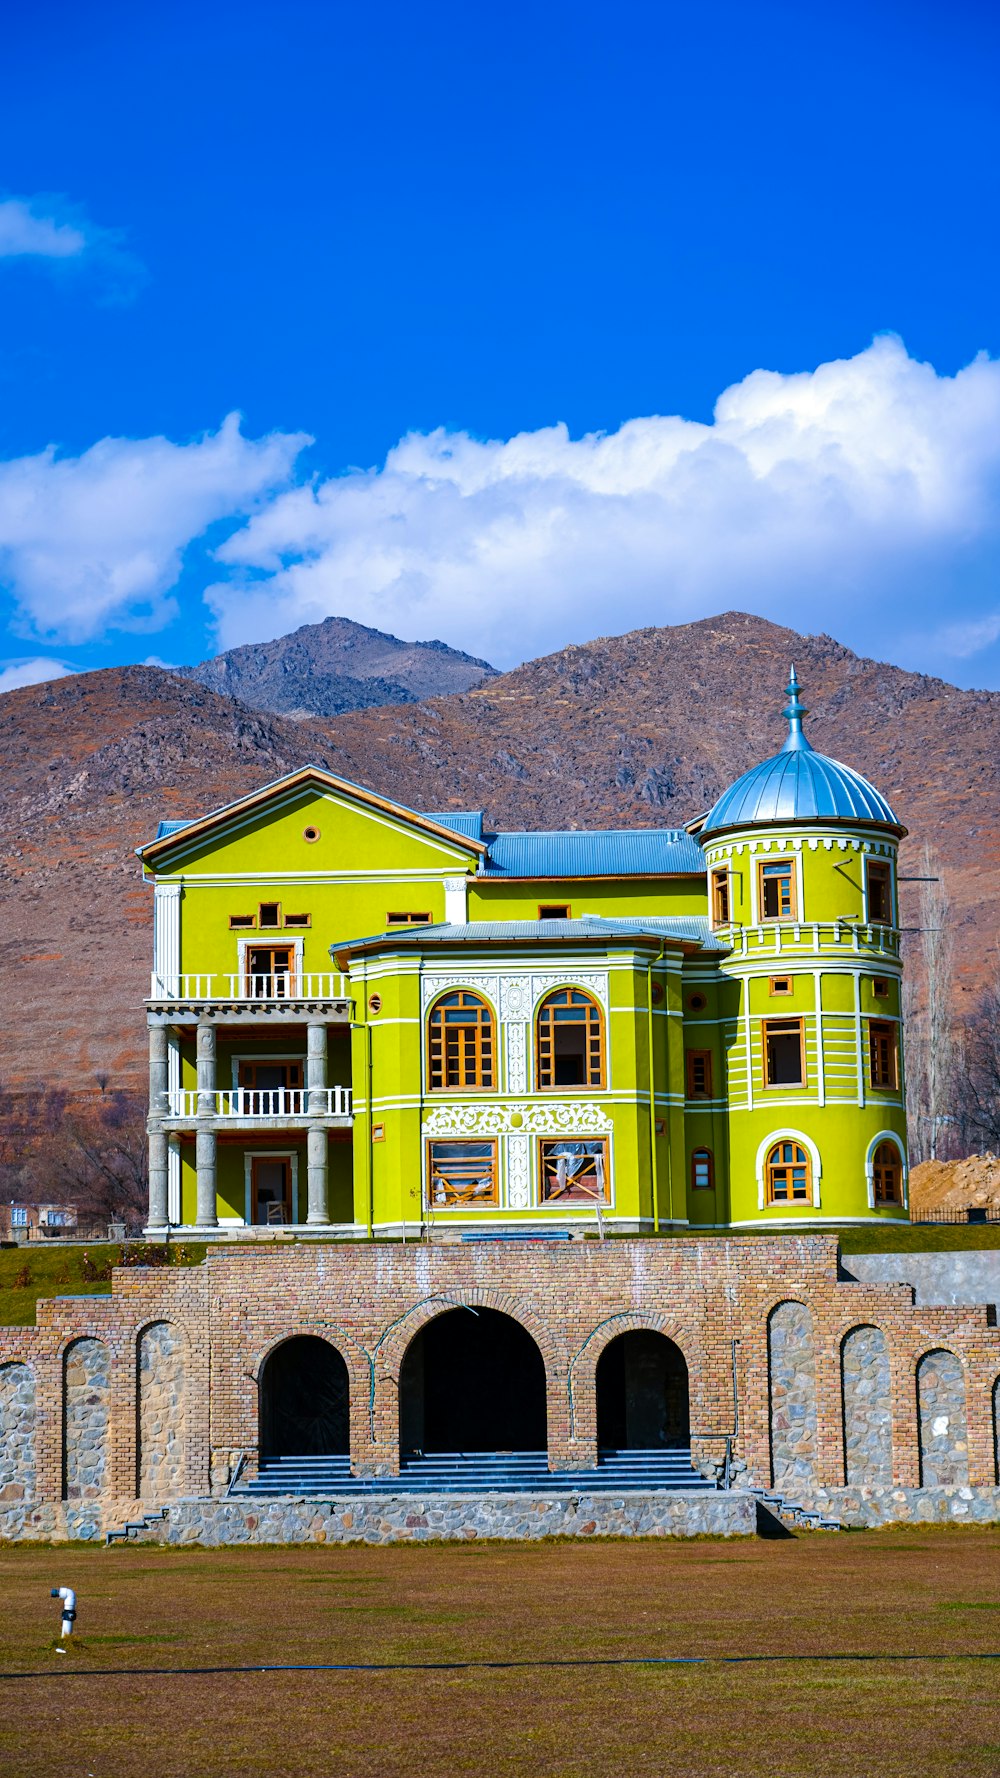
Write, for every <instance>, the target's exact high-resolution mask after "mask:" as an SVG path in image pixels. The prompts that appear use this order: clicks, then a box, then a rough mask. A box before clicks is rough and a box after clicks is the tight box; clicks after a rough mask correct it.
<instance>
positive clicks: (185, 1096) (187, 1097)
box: [167, 1087, 351, 1118]
mask: <svg viewBox="0 0 1000 1778" xmlns="http://www.w3.org/2000/svg"><path fill="white" fill-rule="evenodd" d="M206 1097H207V1098H208V1099H209V1100H210V1102H211V1105H212V1110H211V1111H210V1112H209V1114H208V1115H210V1116H211V1117H219V1118H263V1117H302V1118H304V1117H315V1116H319V1117H350V1116H351V1089H350V1087H223V1088H222V1089H221V1091H218V1092H214V1093H211V1094H208V1095H206V1094H202V1093H199V1091H198V1089H197V1087H174V1088H172V1090H171V1091H170V1092H169V1093H168V1094H167V1116H168V1117H172V1118H188V1117H191V1118H195V1117H198V1116H199V1115H201V1104H202V1101H203V1100H204V1099H205V1098H206Z"/></svg>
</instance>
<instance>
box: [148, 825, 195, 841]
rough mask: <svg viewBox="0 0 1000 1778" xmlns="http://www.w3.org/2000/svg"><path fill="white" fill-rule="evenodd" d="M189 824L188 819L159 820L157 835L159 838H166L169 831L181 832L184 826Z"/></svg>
mask: <svg viewBox="0 0 1000 1778" xmlns="http://www.w3.org/2000/svg"><path fill="white" fill-rule="evenodd" d="M188 825H189V823H188V822H187V821H159V822H157V826H156V837H157V839H158V840H165V839H166V837H167V835H168V833H179V832H180V830H181V828H182V827H187V826H188Z"/></svg>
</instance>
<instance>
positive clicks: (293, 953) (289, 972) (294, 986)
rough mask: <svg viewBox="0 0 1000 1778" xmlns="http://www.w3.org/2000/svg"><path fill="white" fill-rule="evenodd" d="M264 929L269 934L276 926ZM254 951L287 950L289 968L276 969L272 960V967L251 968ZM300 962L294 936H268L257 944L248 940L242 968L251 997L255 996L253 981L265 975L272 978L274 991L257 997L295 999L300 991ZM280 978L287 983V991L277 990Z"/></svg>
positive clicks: (245, 984)
mask: <svg viewBox="0 0 1000 1778" xmlns="http://www.w3.org/2000/svg"><path fill="white" fill-rule="evenodd" d="M264 931H265V933H267V934H271V933H273V932H274V928H273V927H265V928H264ZM253 951H287V952H288V953H289V957H290V961H289V964H288V968H287V969H275V967H274V963H273V961H272V964H271V967H270V969H251V967H250V956H251V952H253ZM299 963H300V957H299V952H298V951H297V950H296V948H295V940H294V939H293V938H288V939H282V938H280V937H279V938H273V939H272V938H271V937H266V938H265V939H264V941H263V942H262V943H260V942H258V943H257V944H250V943H249V942H248V943H247V945H246V949H245V950H244V952H243V969H242V975H243V981H244V986H245V989H246V992H247V993H248V994H249V995H250V997H251V998H255V996H254V994H253V988H252V984H253V982H255V981H263V980H264V979H265V977H267V978H269V979H270V982H271V989H272V992H271V993H270V994H264V995H260V996H257V998H260V999H264V1000H268V999H273V1000H294V999H295V997H296V995H297V994H298V992H299ZM279 979H280V980H282V981H284V983H285V991H284V992H283V993H280V994H279V993H278V992H277V987H276V984H277V982H278V981H279Z"/></svg>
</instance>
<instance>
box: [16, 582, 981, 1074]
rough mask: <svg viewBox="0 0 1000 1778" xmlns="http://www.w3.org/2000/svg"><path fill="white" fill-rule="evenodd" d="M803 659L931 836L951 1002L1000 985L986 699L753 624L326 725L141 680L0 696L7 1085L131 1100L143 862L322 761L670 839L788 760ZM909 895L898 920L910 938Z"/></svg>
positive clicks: (575, 660) (906, 854) (825, 722)
mask: <svg viewBox="0 0 1000 1778" xmlns="http://www.w3.org/2000/svg"><path fill="white" fill-rule="evenodd" d="M792 660H794V661H795V664H796V666H797V668H798V670H799V675H800V677H801V679H802V682H803V687H804V695H805V701H806V703H807V705H808V706H809V708H810V716H809V719H808V725H807V726H808V733H809V735H810V737H811V739H812V740H813V742H814V744H815V745H816V746H817V747H820V748H822V749H823V750H824V751H826V752H829V753H832V754H834V755H835V756H836V757H838V758H840V759H843V760H845V761H846V762H847V763H848V764H849V765H853V766H855V767H857V768H858V770H860V771H862V772H864V773H865V774H866V775H867V776H869V777H871V778H872V779H873V780H874V781H875V783H876V784H877V785H878V786H879V788H880V789H881V790H882V791H884V793H885V794H886V795H887V796H888V797H889V799H890V801H891V802H892V803H893V804H894V805H895V807H896V809H897V811H898V813H899V815H900V818H901V820H903V821H905V822H906V823H907V825H908V827H909V828H910V830H911V838H910V839H909V840H907V841H906V842H905V843H904V847H903V853H902V857H903V870H904V872H906V873H907V874H914V875H915V874H919V872H920V870H921V856H920V853H921V848H922V846H923V843H924V841H925V840H926V841H928V842H929V843H930V845H931V846H932V847H933V848H934V850H935V852H936V854H937V855H938V858H939V860H940V866H941V876H942V878H943V881H944V884H945V887H946V889H947V892H948V894H949V896H950V898H951V904H952V910H953V918H954V922H955V929H956V935H957V941H958V955H959V963H960V966H961V971H962V975H961V985H962V993H963V994H964V995H965V996H969V995H973V994H975V992H976V991H977V988H978V986H979V985H980V984H981V983H982V982H983V981H984V980H985V977H986V973H987V971H989V970H992V969H993V968H994V967H995V960H996V957H997V941H998V928H1000V899H998V896H997V883H998V880H1000V879H998V867H1000V767H998V762H1000V694H998V693H995V692H970V691H960V690H957V689H956V688H955V687H954V686H951V685H947V684H946V683H945V682H944V681H943V680H940V679H932V678H928V677H926V676H924V675H922V674H914V673H906V672H903V671H902V669H900V668H897V667H893V666H888V665H885V664H884V663H880V662H878V661H871V660H866V659H864V658H862V657H859V656H858V655H855V654H853V653H852V652H851V650H850V649H847V648H844V647H842V646H841V645H840V644H839V643H837V642H835V641H833V640H832V639H831V638H830V637H827V636H811V637H802V636H799V635H797V634H796V633H795V632H794V631H791V630H786V629H782V628H779V627H778V626H776V625H774V624H769V623H765V622H763V621H762V620H761V619H758V618H754V617H750V616H747V615H745V614H743V613H738V612H737V613H728V614H726V615H725V616H722V617H718V618H711V619H705V620H703V621H701V622H699V623H693V624H683V625H678V626H676V627H674V628H670V629H647V630H638V631H634V632H633V633H631V634H630V635H626V636H616V637H609V638H601V639H600V640H598V641H595V642H591V643H588V644H586V645H584V646H582V647H574V648H567V649H564V650H561V651H560V652H559V653H558V654H553V655H548V656H546V657H544V658H543V659H541V660H537V661H530V662H528V663H527V664H526V665H525V666H523V667H518V668H517V669H516V670H515V671H514V672H512V673H506V674H503V675H500V676H496V677H492V678H490V679H489V680H487V681H486V682H485V683H484V684H482V685H480V686H478V687H476V688H475V689H473V690H471V691H465V692H461V693H458V694H452V695H450V696H444V697H436V698H434V699H431V700H429V701H426V702H423V703H419V704H414V703H409V704H403V705H397V706H394V707H391V708H384V707H379V708H369V709H366V710H355V711H352V712H350V713H348V714H345V715H340V716H338V717H336V718H332V719H331V718H322V719H321V718H304V719H301V720H295V721H293V720H291V719H289V718H288V717H287V716H281V715H271V714H265V713H262V712H260V711H254V710H250V709H248V708H247V706H246V705H245V703H241V702H238V701H236V700H234V699H232V698H229V697H224V696H221V695H219V694H218V693H215V692H213V691H210V690H209V689H208V688H207V687H205V686H203V685H201V684H200V683H198V682H196V681H194V680H192V679H189V678H180V677H178V676H176V675H174V674H170V673H166V672H163V671H161V670H159V669H156V668H152V667H127V668H115V669H112V670H110V671H106V672H101V673H89V674H81V675H79V676H78V677H75V678H67V679H61V680H57V681H55V682H52V683H50V684H47V685H40V686H27V687H24V688H22V689H21V690H18V691H13V692H8V693H7V694H6V695H5V696H3V697H0V976H2V981H3V990H4V991H3V995H2V998H0V1020H2V1029H3V1039H4V1041H3V1047H2V1049H0V1083H2V1084H6V1085H16V1084H27V1083H29V1082H41V1081H52V1082H53V1083H54V1084H58V1085H64V1086H66V1087H68V1088H71V1089H75V1088H77V1087H81V1086H90V1085H92V1083H93V1079H94V1075H95V1073H97V1072H104V1073H108V1074H109V1075H111V1077H112V1078H113V1080H115V1081H116V1082H117V1081H135V1082H140V1081H141V1079H142V1074H143V1069H144V1030H143V1017H142V999H143V995H144V993H145V992H146V985H145V984H146V982H147V980H148V969H149V957H150V918H151V895H150V892H149V890H148V889H147V888H145V887H144V886H143V884H142V883H141V881H140V874H139V868H138V863H137V860H136V859H135V857H134V855H133V850H132V849H133V847H134V846H136V845H137V844H138V843H139V842H140V841H141V840H144V839H146V838H149V837H150V836H151V835H152V834H153V833H154V832H155V828H156V822H157V821H158V820H159V819H160V818H161V817H165V816H166V817H181V816H185V815H194V814H199V813H202V812H203V811H205V810H207V809H210V808H212V807H214V806H217V805H218V804H220V803H223V802H225V801H227V800H228V799H229V798H231V797H233V796H236V795H239V794H241V793H242V792H244V791H246V790H249V789H250V788H252V787H253V786H254V785H257V784H260V783H263V782H266V781H267V780H268V779H270V778H274V777H277V776H279V775H280V774H281V773H283V772H285V771H287V770H290V769H291V768H292V767H294V766H297V765H301V764H304V763H306V762H308V761H314V762H315V763H317V764H319V765H324V766H327V767H329V768H330V769H331V770H333V771H337V772H340V773H342V774H343V775H344V776H345V777H348V778H352V779H354V780H356V781H358V782H361V783H366V784H370V785H372V786H373V787H375V788H378V789H380V790H384V791H386V792H387V793H388V794H389V795H391V796H395V797H398V798H399V799H400V800H401V801H402V802H405V803H409V804H410V805H411V806H412V807H415V808H438V809H441V808H449V807H451V808H470V807H477V808H478V807H483V808H485V809H486V811H487V814H488V818H489V820H490V821H491V822H493V823H495V824H497V825H500V826H504V825H508V826H511V825H514V826H523V827H544V826H547V825H551V826H570V827H574V826H575V827H583V826H589V825H594V826H597V825H617V826H636V827H650V826H658V825H664V826H676V825H679V824H681V823H682V822H683V821H685V820H687V819H689V818H690V817H691V816H693V815H695V814H697V813H698V812H699V810H701V809H703V808H705V807H706V806H707V804H708V803H709V802H710V800H711V799H712V798H713V797H714V796H715V795H716V793H717V792H718V791H719V790H720V789H721V788H722V787H723V786H724V785H725V784H726V783H728V782H730V781H731V780H732V779H733V778H734V777H736V776H737V775H738V773H740V772H741V771H743V770H744V769H745V768H746V767H747V766H749V765H751V764H752V763H753V762H754V761H755V760H758V759H761V758H763V757H765V756H766V755H767V754H768V753H770V752H772V751H773V750H774V749H775V748H776V747H777V746H779V745H780V743H781V740H782V738H783V735H784V724H783V722H782V720H781V715H780V712H781V708H782V705H783V702H784V697H783V690H782V688H783V687H784V685H785V682H786V679H787V675H788V667H789V664H790V662H791V661H792ZM916 894H917V889H916V887H915V886H907V888H906V891H905V895H906V899H905V900H904V923H905V924H906V925H912V926H915V925H918V924H919V919H918V916H917V910H916V899H915V898H916Z"/></svg>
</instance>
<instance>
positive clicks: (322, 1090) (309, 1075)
mask: <svg viewBox="0 0 1000 1778" xmlns="http://www.w3.org/2000/svg"><path fill="white" fill-rule="evenodd" d="M306 1109H307V1111H308V1113H309V1117H310V1119H314V1118H318V1117H324V1116H325V1115H326V1109H327V1099H326V1026H325V1025H324V1024H323V1023H322V1021H321V1020H319V1019H310V1021H309V1023H308V1025H307V1026H306ZM306 1145H307V1150H308V1158H309V1206H308V1211H307V1215H306V1221H307V1222H309V1223H327V1222H329V1220H330V1213H329V1209H328V1205H327V1179H328V1174H329V1151H328V1147H327V1137H326V1127H325V1125H319V1126H317V1125H316V1124H314V1123H312V1122H310V1126H309V1133H308V1136H307V1137H306Z"/></svg>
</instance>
